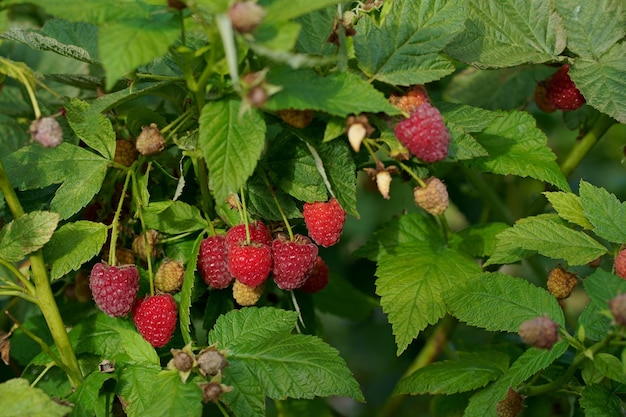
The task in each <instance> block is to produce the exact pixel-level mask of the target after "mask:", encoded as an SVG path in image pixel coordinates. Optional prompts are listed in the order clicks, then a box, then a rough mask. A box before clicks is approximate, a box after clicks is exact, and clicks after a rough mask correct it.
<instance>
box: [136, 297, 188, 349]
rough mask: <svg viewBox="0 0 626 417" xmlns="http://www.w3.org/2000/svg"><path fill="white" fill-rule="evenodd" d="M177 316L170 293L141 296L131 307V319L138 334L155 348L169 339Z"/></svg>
mask: <svg viewBox="0 0 626 417" xmlns="http://www.w3.org/2000/svg"><path fill="white" fill-rule="evenodd" d="M177 317H178V308H177V306H176V301H174V297H172V295H171V294H157V295H151V296H148V297H145V298H142V299H140V300H137V303H135V306H134V307H133V321H134V322H135V326H136V327H137V330H138V331H139V334H141V335H142V336H143V338H144V339H146V340H147V341H148V342H149V343H150V344H151V345H152V346H154V347H156V348H158V347H163V346H165V345H166V344H167V342H169V341H170V339H171V338H172V335H173V334H174V330H175V329H176V319H177Z"/></svg>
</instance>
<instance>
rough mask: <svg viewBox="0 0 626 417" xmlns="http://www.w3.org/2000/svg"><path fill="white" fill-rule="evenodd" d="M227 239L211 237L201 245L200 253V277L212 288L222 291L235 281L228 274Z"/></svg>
mask: <svg viewBox="0 0 626 417" xmlns="http://www.w3.org/2000/svg"><path fill="white" fill-rule="evenodd" d="M226 253H227V250H226V237H225V236H224V235H217V236H209V237H207V238H206V239H204V240H203V241H202V242H201V243H200V252H199V253H198V271H199V272H200V276H201V277H202V279H203V280H204V282H206V284H207V285H209V286H210V287H211V288H215V289H218V290H219V289H222V288H226V287H228V286H229V285H230V283H231V281H232V280H233V277H232V275H230V272H228V261H227V258H228V257H227V255H226Z"/></svg>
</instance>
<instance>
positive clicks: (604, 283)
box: [579, 269, 626, 340]
mask: <svg viewBox="0 0 626 417" xmlns="http://www.w3.org/2000/svg"><path fill="white" fill-rule="evenodd" d="M583 286H584V287H585V291H586V292H587V294H588V295H589V298H590V300H591V301H590V302H589V303H588V304H587V307H586V308H585V309H584V310H583V312H582V313H581V315H580V317H579V324H580V325H581V326H583V327H584V329H585V330H584V331H585V337H587V338H588V339H590V340H602V338H604V336H606V333H607V331H608V330H609V327H610V325H611V319H610V318H609V317H607V316H606V315H604V314H602V311H603V310H608V308H609V301H610V300H611V299H612V298H613V297H616V296H617V295H619V294H623V293H626V281H625V280H623V279H621V278H620V277H618V276H617V275H614V274H611V273H609V272H607V271H605V270H603V269H597V270H596V271H595V272H594V273H593V274H591V275H589V276H587V277H586V278H585V280H584V282H583Z"/></svg>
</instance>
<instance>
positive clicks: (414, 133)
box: [394, 103, 450, 163]
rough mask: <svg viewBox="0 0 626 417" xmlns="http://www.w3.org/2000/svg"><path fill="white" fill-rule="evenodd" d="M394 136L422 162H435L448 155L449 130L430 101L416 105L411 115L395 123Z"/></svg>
mask: <svg viewBox="0 0 626 417" xmlns="http://www.w3.org/2000/svg"><path fill="white" fill-rule="evenodd" d="M394 133H395V135H396V137H397V138H398V140H399V141H400V143H402V144H403V145H404V146H406V148H407V149H408V150H409V152H411V153H412V154H413V155H415V156H417V157H418V158H419V159H421V160H422V161H424V162H428V163H431V162H437V161H442V160H444V159H446V157H447V156H448V145H449V144H450V132H448V129H447V128H446V125H445V123H444V122H443V118H442V117H441V113H439V110H438V109H437V108H436V107H433V106H431V105H430V103H423V104H421V105H420V106H418V107H417V108H416V109H415V111H414V112H413V113H411V117H409V118H408V119H405V120H402V121H401V122H399V123H398V124H397V125H396V128H395V131H394Z"/></svg>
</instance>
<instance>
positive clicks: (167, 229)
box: [143, 200, 208, 234]
mask: <svg viewBox="0 0 626 417" xmlns="http://www.w3.org/2000/svg"><path fill="white" fill-rule="evenodd" d="M143 216H144V222H145V224H146V227H147V228H148V229H156V230H158V231H160V232H163V233H168V234H179V233H185V232H193V231H195V230H202V229H204V228H205V227H208V223H207V221H206V220H205V219H204V217H202V213H200V210H199V209H198V208H197V207H195V206H192V205H190V204H187V203H183V202H182V201H172V200H166V201H156V202H152V203H150V204H149V205H148V207H145V208H144V210H143Z"/></svg>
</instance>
